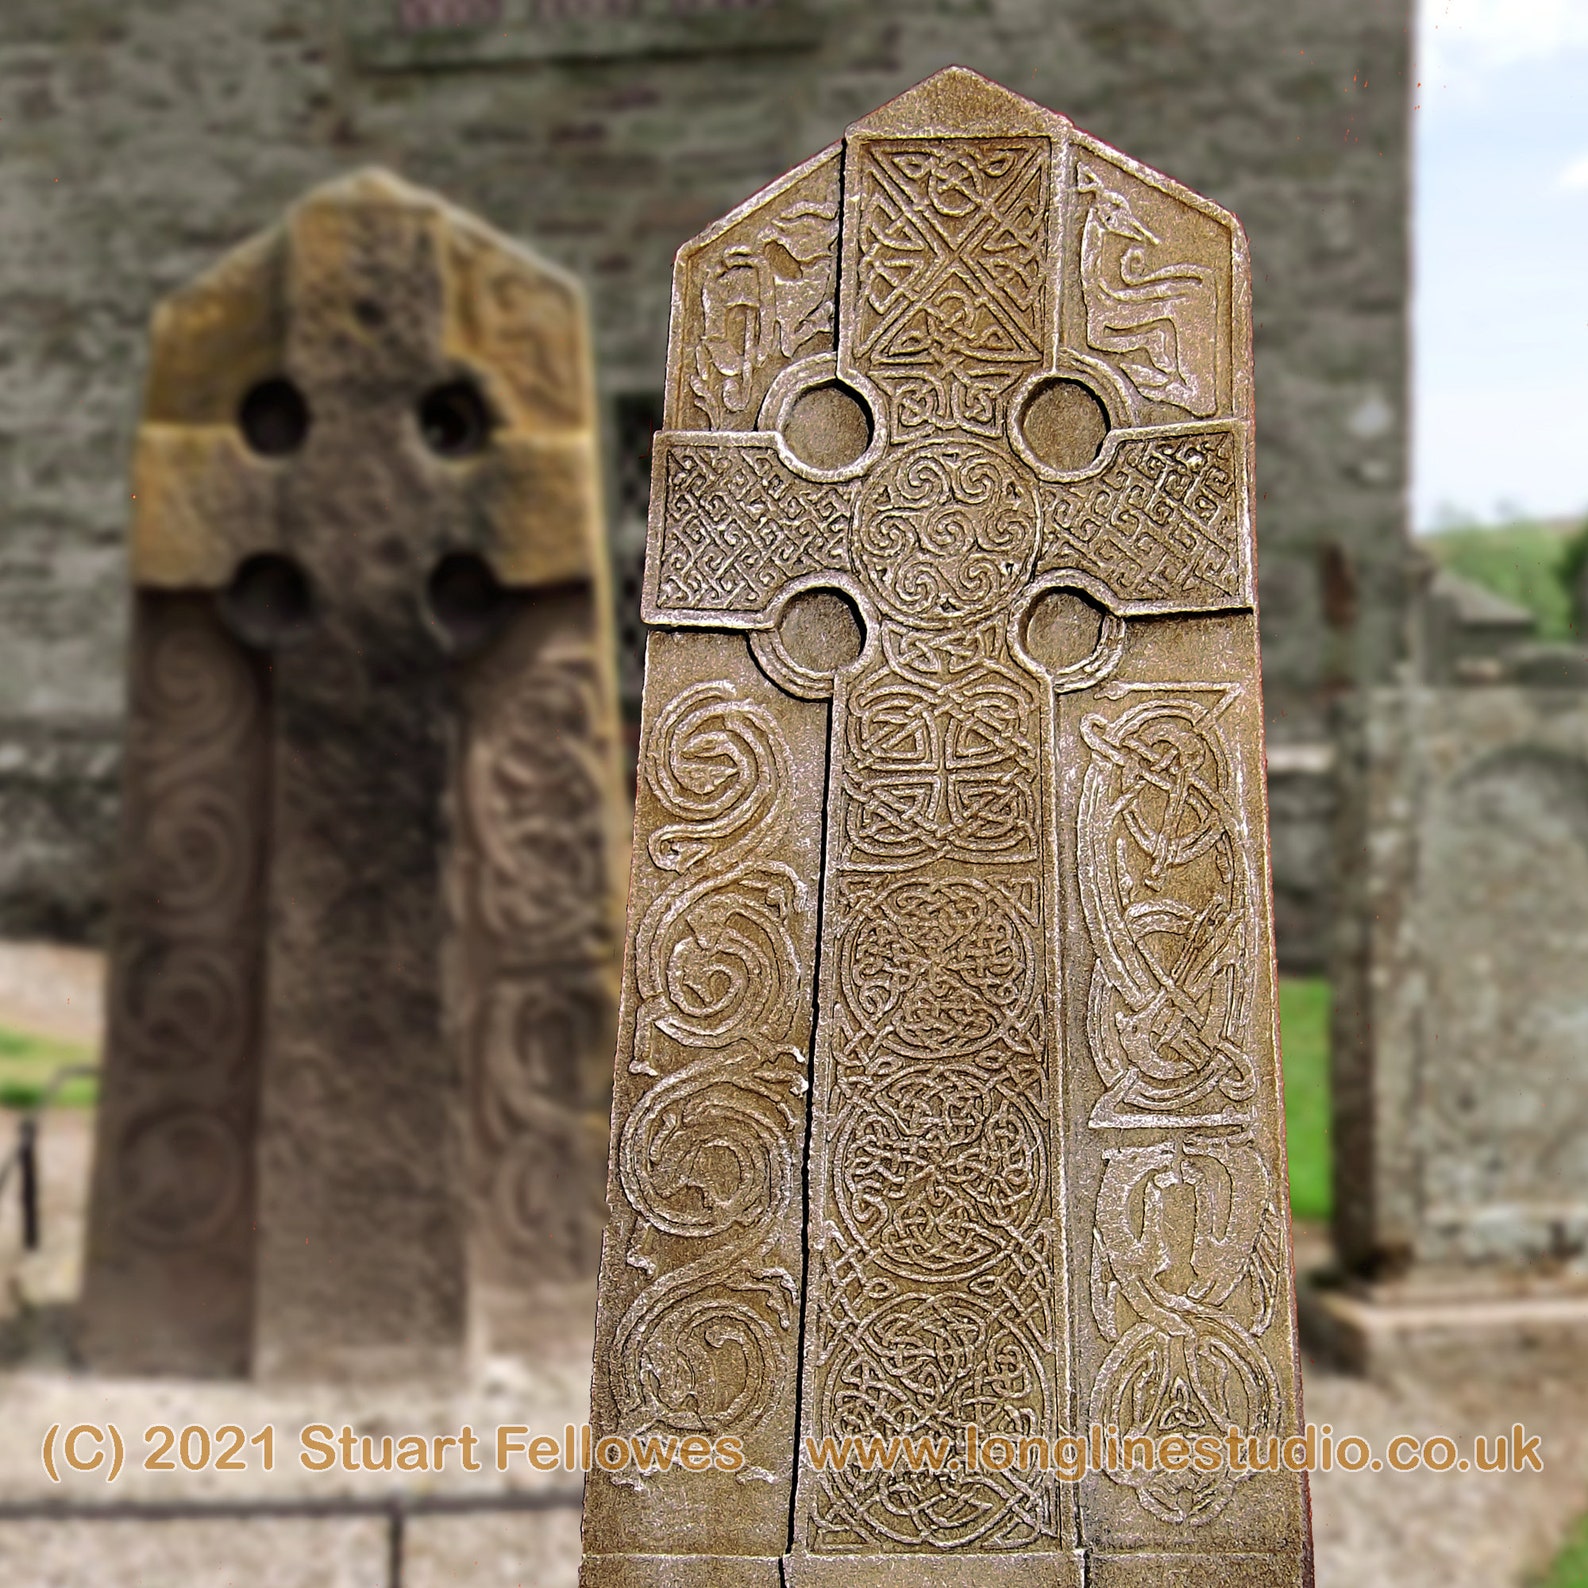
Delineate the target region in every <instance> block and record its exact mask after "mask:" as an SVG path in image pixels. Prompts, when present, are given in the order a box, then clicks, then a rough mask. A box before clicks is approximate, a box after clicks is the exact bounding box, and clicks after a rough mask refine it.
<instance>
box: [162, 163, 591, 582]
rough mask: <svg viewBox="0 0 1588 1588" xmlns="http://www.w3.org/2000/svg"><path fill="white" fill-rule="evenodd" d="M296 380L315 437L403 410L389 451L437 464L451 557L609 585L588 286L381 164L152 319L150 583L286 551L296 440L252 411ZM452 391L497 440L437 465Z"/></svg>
mask: <svg viewBox="0 0 1588 1588" xmlns="http://www.w3.org/2000/svg"><path fill="white" fill-rule="evenodd" d="M283 382H285V383H288V384H289V385H290V387H291V389H292V390H294V391H295V392H296V393H298V394H299V397H300V399H301V401H302V403H303V405H304V406H305V408H306V410H307V421H308V423H307V432H306V434H305V435H304V436H303V437H302V441H301V444H302V445H304V446H317V447H320V446H337V445H339V444H345V442H346V440H347V437H346V436H345V435H344V436H342V437H340V438H339V436H338V428H339V427H338V423H337V422H338V420H339V419H340V418H343V417H346V416H347V415H349V414H353V413H357V414H358V415H359V416H360V417H361V418H363V419H367V418H368V417H369V415H370V412H371V410H372V409H374V408H377V407H384V408H388V409H390V410H391V412H390V415H389V417H390V418H391V420H392V421H394V422H393V423H391V424H390V425H388V426H385V427H381V430H380V436H381V439H382V440H383V441H384V442H386V443H388V444H390V445H391V446H394V447H396V448H398V449H400V450H401V451H402V452H403V453H405V454H408V455H409V456H407V457H406V458H405V459H404V460H403V461H404V462H405V463H408V464H416V463H419V462H420V461H421V460H423V465H424V467H425V472H426V475H427V480H426V483H427V486H428V488H429V489H430V490H432V491H434V493H435V495H436V501H435V504H434V506H435V510H436V511H435V521H436V526H437V530H438V532H441V531H442V530H443V526H445V529H446V532H445V533H442V534H441V542H440V543H438V550H467V551H474V552H477V553H479V554H480V555H482V556H484V557H485V558H486V559H487V560H488V561H489V562H490V564H491V566H492V568H493V570H494V572H495V574H496V576H497V578H498V579H500V580H501V582H502V583H503V584H505V585H518V586H533V585H545V584H559V583H563V582H567V581H572V580H577V579H585V578H590V577H592V576H597V575H598V574H599V564H600V563H601V561H602V559H601V557H600V555H599V551H598V548H599V545H600V535H601V510H600V494H599V493H600V486H599V469H598V467H597V453H596V446H597V434H596V418H595V406H594V391H593V387H594V382H593V379H592V374H591V363H590V349H589V337H588V332H587V322H586V315H585V306H584V301H583V293H582V292H581V290H580V287H579V285H578V283H577V282H576V281H575V280H574V279H573V278H572V277H571V276H569V275H568V274H567V273H566V272H564V271H562V270H559V269H557V268H556V267H555V266H553V265H550V264H548V263H547V262H546V261H545V260H543V259H541V258H539V257H538V256H536V255H535V254H533V253H532V252H530V251H529V250H528V249H526V248H524V247H523V246H521V245H520V244H517V243H515V242H513V241H511V240H509V239H508V238H506V237H503V236H502V235H500V234H499V233H497V232H495V231H494V230H492V229H491V228H490V227H488V226H486V225H484V224H483V223H482V222H480V221H479V220H477V219H475V218H474V217H472V216H470V215H467V214H465V213H463V212H462V211H460V210H458V209H456V208H454V207H453V206H451V205H449V204H447V203H446V202H445V201H444V200H443V199H441V198H440V197H439V196H437V195H436V194H433V193H430V192H427V191H425V190H424V189H422V188H418V187H414V186H412V185H410V184H409V183H407V182H404V181H402V180H400V179H399V178H397V177H395V176H393V175H391V174H390V173H389V172H385V171H380V170H366V171H360V172H356V173H354V174H353V175H350V176H347V177H343V178H340V179H338V180H336V181H334V182H330V183H327V184H325V185H324V186H322V187H318V188H315V189H314V190H313V191H312V192H310V193H309V194H308V195H306V196H305V197H304V198H303V199H302V200H301V201H300V202H298V203H297V204H295V205H294V206H293V207H292V209H291V210H290V211H289V212H288V213H287V215H286V217H285V218H284V219H283V220H282V221H281V222H280V223H279V224H278V225H277V226H275V227H273V228H271V229H270V230H269V231H267V232H264V233H262V234H261V235H259V236H257V237H254V238H251V239H250V240H249V241H247V242H245V243H243V244H242V245H240V246H239V247H238V248H236V249H235V250H234V251H233V252H232V253H230V254H228V255H227V256H226V257H225V258H224V259H222V260H221V261H220V262H219V263H218V264H217V265H216V266H215V267H214V268H213V269H212V270H210V271H208V272H207V273H206V274H205V275H203V276H201V277H200V278H199V279H198V280H196V281H195V282H193V283H192V284H191V285H189V286H187V287H184V288H183V289H181V290H180V291H178V292H176V293H174V294H173V295H172V296H171V297H170V298H168V299H167V300H166V301H165V302H164V303H162V304H161V305H160V306H159V308H158V309H157V310H156V311H155V315H154V322H153V328H152V347H151V354H150V368H149V375H148V383H147V387H146V390H145V397H144V411H143V418H142V423H141V426H140V428H139V432H138V439H137V449H136V454H135V462H134V485H133V492H134V497H135V507H134V514H133V520H132V526H131V541H132V573H133V578H134V580H135V581H136V582H137V583H139V584H141V585H145V586H150V587H155V588H164V589H179V588H194V587H197V588H215V587H219V586H222V585H224V584H225V583H226V582H227V581H228V580H229V579H230V577H231V575H232V573H233V572H234V570H235V569H236V567H237V565H238V564H239V562H241V561H242V560H243V559H244V558H246V557H248V556H250V555H255V554H258V553H260V552H266V551H273V550H281V549H283V546H284V541H285V539H286V538H287V537H288V535H289V530H288V528H287V526H286V524H285V522H284V509H283V503H282V492H281V489H280V486H281V478H282V475H283V472H284V470H286V469H288V468H290V467H291V462H292V457H291V453H292V451H295V450H296V449H295V448H293V449H289V450H287V451H285V452H283V451H266V452H263V453H262V452H261V451H260V450H259V449H258V447H257V446H255V445H251V444H250V441H249V439H248V436H247V434H246V433H245V429H246V427H245V424H244V421H243V417H242V416H243V413H244V409H245V406H246V405H247V404H248V403H249V401H250V397H251V395H254V396H255V397H256V398H257V396H258V394H260V393H261V392H263V393H264V395H265V397H266V399H268V398H269V397H270V396H271V394H272V393H279V391H280V390H281V383H283ZM459 382H461V383H464V384H466V385H471V386H472V387H473V388H475V389H476V390H477V391H478V393H479V395H480V397H481V398H482V399H483V407H484V410H485V417H486V421H487V424H488V427H489V433H490V442H491V444H490V445H489V446H488V447H482V448H480V449H479V450H478V451H475V452H473V453H472V454H469V455H467V456H465V455H456V456H448V455H446V453H445V449H443V455H441V456H436V455H435V448H434V447H433V446H431V447H427V445H426V441H425V438H424V433H423V425H422V421H421V419H420V418H419V417H418V416H419V407H420V405H421V404H422V403H423V401H424V399H425V397H426V394H427V393H434V392H436V391H438V390H445V389H446V388H448V386H449V385H450V384H452V383H459ZM360 432H361V434H360V440H361V442H362V443H364V444H366V445H367V443H368V441H369V440H370V439H371V432H370V431H369V430H368V428H367V426H361V427H360ZM349 467H350V468H357V467H358V460H357V459H356V458H351V457H350V458H349ZM599 582H601V583H603V584H604V583H605V580H604V577H602V578H600V580H599Z"/></svg>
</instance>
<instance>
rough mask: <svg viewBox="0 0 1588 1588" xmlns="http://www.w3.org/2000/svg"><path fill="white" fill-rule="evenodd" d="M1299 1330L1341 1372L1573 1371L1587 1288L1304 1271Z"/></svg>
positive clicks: (1582, 1341) (1572, 1374) (1583, 1356)
mask: <svg viewBox="0 0 1588 1588" xmlns="http://www.w3.org/2000/svg"><path fill="white" fill-rule="evenodd" d="M1297 1310H1298V1313H1299V1315H1300V1323H1301V1339H1302V1345H1303V1347H1304V1348H1305V1349H1307V1350H1309V1351H1313V1352H1315V1353H1317V1354H1318V1355H1319V1356H1321V1357H1323V1358H1325V1359H1326V1360H1328V1361H1330V1362H1333V1363H1335V1364H1337V1365H1338V1366H1340V1367H1342V1368H1344V1369H1346V1370H1347V1371H1348V1372H1352V1373H1357V1374H1360V1375H1362V1376H1363V1377H1365V1378H1371V1379H1376V1380H1378V1381H1380V1382H1388V1381H1390V1380H1393V1379H1397V1378H1402V1377H1413V1378H1425V1379H1426V1378H1434V1379H1448V1380H1451V1381H1456V1380H1463V1379H1467V1378H1471V1377H1475V1376H1476V1377H1482V1378H1485V1379H1488V1380H1490V1381H1495V1380H1499V1381H1504V1380H1507V1379H1514V1380H1537V1379H1540V1378H1549V1377H1562V1378H1573V1379H1574V1378H1577V1377H1579V1376H1580V1375H1581V1373H1582V1364H1583V1362H1584V1361H1588V1294H1585V1293H1584V1292H1583V1291H1581V1290H1574V1291H1570V1292H1561V1293H1558V1294H1550V1293H1549V1292H1547V1291H1541V1290H1539V1289H1536V1288H1535V1289H1531V1290H1529V1291H1527V1292H1526V1293H1515V1294H1504V1293H1495V1292H1489V1293H1482V1292H1476V1291H1468V1292H1466V1293H1465V1294H1432V1295H1430V1294H1427V1293H1421V1294H1420V1293H1418V1292H1416V1291H1415V1290H1406V1291H1399V1290H1398V1289H1396V1288H1392V1287H1389V1286H1380V1287H1374V1286H1367V1285H1363V1286H1338V1285H1333V1286H1332V1285H1329V1284H1327V1283H1324V1282H1320V1278H1319V1276H1317V1275H1313V1276H1304V1277H1303V1279H1302V1282H1301V1284H1300V1286H1299V1287H1298V1292H1297Z"/></svg>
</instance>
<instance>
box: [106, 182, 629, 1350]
mask: <svg viewBox="0 0 1588 1588" xmlns="http://www.w3.org/2000/svg"><path fill="white" fill-rule="evenodd" d="M594 436H595V428H594V399H593V392H592V382H591V378H590V368H589V355H588V350H587V346H586V331H585V320H584V309H583V304H582V300H581V296H580V293H579V291H578V289H577V287H576V285H575V284H574V283H573V282H572V281H571V280H570V279H569V278H567V277H566V276H564V275H563V274H562V273H560V272H558V271H556V270H554V269H552V268H551V267H550V266H548V265H545V264H543V263H542V262H541V261H539V260H538V259H535V258H534V257H533V256H531V255H529V254H527V253H525V252H523V251H522V250H521V249H519V248H517V247H516V246H514V245H512V244H510V243H509V242H508V241H507V240H506V239H504V238H502V237H499V236H498V235H496V234H495V233H494V232H491V231H490V230H489V229H488V228H486V227H484V226H482V225H481V224H480V223H479V222H477V221H475V220H473V219H472V218H470V217H468V216H465V215H463V214H461V213H459V212H457V211H455V210H453V209H451V208H449V207H448V206H446V205H445V204H443V203H442V202H441V201H440V200H439V199H437V198H435V197H434V196H433V195H430V194H427V193H424V192H421V191H419V190H417V189H414V188H411V187H408V186H406V185H405V184H403V183H400V182H398V181H397V180H395V179H394V178H391V177H388V176H385V175H383V174H381V173H365V174H362V175H359V176H355V177H352V178H349V179H346V180H344V181H342V182H338V183H335V184H332V185H330V186H327V187H324V188H321V189H318V190H316V191H315V192H313V193H311V194H310V195H309V196H308V197H307V198H306V199H305V200H304V201H303V202H301V203H300V204H298V205H296V206H295V207H294V208H293V209H292V210H291V211H290V212H289V214H288V216H287V218H286V220H285V222H284V223H283V225H281V226H280V227H278V228H276V229H275V230H273V231H271V232H269V233H267V234H265V235H263V236H261V237H259V238H258V239H256V240H254V241H252V242H250V243H248V244H245V245H244V246H243V247H242V248H240V249H238V250H237V251H236V252H235V253H233V254H232V255H230V256H229V257H228V258H227V259H225V260H224V261H223V262H222V263H221V264H220V265H219V266H218V267H217V268H216V269H214V270H213V271H211V272H210V273H208V274H207V275H205V276H204V277H202V278H201V279H199V280H198V281H197V282H195V283H194V284H193V285H191V286H190V287H188V288H186V289H184V290H183V291H181V292H179V293H177V294H176V295H175V296H174V297H173V298H172V299H170V300H169V301H168V302H167V303H166V304H165V305H164V306H163V307H162V308H161V309H160V311H159V313H158V314H157V316H156V319H155V325H154V339H153V347H152V361H151V371H150V376H149V386H148V392H147V398H146V406H145V413H144V419H143V424H142V428H141V430H140V434H139V440H138V451H137V460H136V466H135V474H134V486H133V489H134V493H135V497H136V500H135V504H134V506H135V513H134V522H133V529H132V575H133V580H134V584H135V596H134V632H133V642H132V690H131V712H130V724H129V729H128V752H127V761H126V772H125V816H124V825H123V832H122V844H121V862H120V876H119V884H118V905H117V917H116V921H117V924H116V928H115V936H114V942H113V948H112V954H111V977H112V993H111V1000H110V1018H109V1040H108V1048H107V1053H106V1061H105V1075H104V1086H103V1102H102V1105H101V1110H100V1117H99V1137H98V1144H97V1162H96V1170H95V1181H94V1193H93V1212H92V1220H91V1234H90V1249H89V1257H88V1268H87V1275H86V1297H85V1319H86V1345H87V1348H88V1351H89V1353H90V1356H91V1357H92V1359H93V1360H94V1361H95V1362H96V1363H98V1364H101V1365H103V1366H105V1367H107V1368H112V1369H116V1370H122V1371H125V1370H155V1371H171V1372H184V1373H193V1372H198V1373H236V1372H246V1371H250V1370H252V1371H254V1372H256V1373H259V1374H262V1375H272V1374H315V1375H324V1374H327V1373H332V1374H349V1375H355V1376H373V1375H379V1374H396V1373H406V1372H410V1371H419V1370H427V1369H433V1368H442V1369H445V1368H446V1367H447V1366H449V1365H450V1364H452V1363H454V1362H455V1361H456V1360H457V1359H458V1358H459V1356H460V1353H461V1352H462V1350H463V1348H464V1344H465V1339H466V1331H467V1329H468V1326H469V1324H470V1321H471V1317H480V1318H481V1321H482V1322H483V1324H484V1326H485V1333H486V1334H487V1336H488V1337H494V1338H495V1339H496V1340H497V1341H498V1342H499V1343H501V1342H503V1340H504V1337H511V1336H513V1335H516V1336H518V1340H517V1341H516V1343H517V1344H525V1343H534V1342H535V1341H536V1340H537V1339H544V1337H545V1336H546V1334H547V1333H548V1332H551V1331H554V1330H556V1329H558V1328H563V1329H566V1328H568V1327H569V1326H571V1327H572V1328H573V1330H574V1337H575V1338H577V1335H578V1333H579V1332H582V1328H588V1321H587V1320H588V1316H589V1313H588V1310H587V1309H588V1307H589V1305H590V1286H591V1276H592V1274H593V1270H594V1266H595V1252H596V1245H597V1239H596V1231H597V1228H598V1224H599V1212H598V1209H599V1206H600V1195H599V1164H600V1159H601V1150H600V1147H599V1145H597V1143H599V1142H600V1141H603V1140H604V1138H605V1124H606V1072H607V1064H608V1058H609V1053H610V1044H611V1040H612V1030H613V1025H614V1021H615V1005H616V980H617V963H616V962H617V952H616V950H617V938H618V922H619V920H620V919H621V893H620V892H619V891H618V890H619V889H620V887H621V878H620V876H619V875H618V866H617V864H616V862H615V855H616V854H617V853H618V852H619V849H620V842H621V839H620V836H619V833H618V831H617V828H618V824H619V823H620V822H621V819H622V817H621V814H620V811H621V806H620V799H619V796H618V793H617V790H616V776H617V774H616V762H615V759H614V756H615V749H614V734H615V709H616V708H615V695H614V685H613V679H612V676H611V666H612V664H611V650H612V647H611V643H610V635H609V630H608V624H609V617H608V597H607V589H606V580H607V575H606V568H605V554H604V541H603V537H602V532H601V518H600V508H599V500H598V492H597V484H596V482H597V467H596V452H595V440H594ZM587 1164H588V1165H589V1168H588V1169H587V1168H586V1167H585V1166H586V1165H587ZM559 1309H560V1310H562V1311H564V1312H567V1311H569V1310H570V1309H572V1311H573V1316H572V1317H571V1318H569V1319H567V1320H562V1321H557V1322H554V1321H553V1319H552V1316H551V1315H552V1314H554V1313H556V1312H557V1311H558V1310H559ZM581 1317H582V1318H583V1319H584V1320H585V1321H584V1322H583V1323H582V1326H581V1323H580V1318H581Z"/></svg>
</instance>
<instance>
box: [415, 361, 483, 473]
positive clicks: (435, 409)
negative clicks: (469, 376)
mask: <svg viewBox="0 0 1588 1588" xmlns="http://www.w3.org/2000/svg"><path fill="white" fill-rule="evenodd" d="M419 434H420V435H421V436H423V437H424V442H425V445H426V446H427V447H429V448H430V450H431V451H432V452H434V453H435V454H436V456H437V457H441V458H467V457H470V456H472V455H473V454H474V453H476V452H479V451H481V450H482V449H483V448H484V446H485V443H486V442H487V441H488V440H489V439H490V436H491V411H490V409H489V408H487V407H486V405H485V399H484V397H482V396H481V395H480V391H479V388H478V387H477V386H476V385H475V384H474V382H473V381H469V380H454V381H448V382H447V384H446V385H444V386H436V387H434V388H433V389H432V390H430V391H427V392H426V393H425V394H424V396H423V397H421V398H420V399H419Z"/></svg>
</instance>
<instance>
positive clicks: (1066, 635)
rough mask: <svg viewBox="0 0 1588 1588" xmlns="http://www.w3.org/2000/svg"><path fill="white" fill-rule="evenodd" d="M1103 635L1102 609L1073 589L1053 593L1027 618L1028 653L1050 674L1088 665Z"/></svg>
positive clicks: (1053, 591)
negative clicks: (1084, 664)
mask: <svg viewBox="0 0 1588 1588" xmlns="http://www.w3.org/2000/svg"><path fill="white" fill-rule="evenodd" d="M1102 632H1103V612H1102V608H1100V607H1099V606H1097V605H1096V604H1095V603H1094V602H1091V601H1088V600H1087V598H1086V597H1085V596H1083V595H1078V594H1077V593H1076V592H1075V591H1073V590H1049V591H1047V592H1046V593H1045V594H1043V595H1041V596H1038V597H1037V600H1036V602H1035V603H1034V605H1033V606H1032V608H1031V611H1030V613H1029V614H1028V615H1027V617H1026V632H1025V643H1026V650H1027V651H1029V652H1030V654H1031V655H1032V657H1034V658H1035V659H1036V660H1037V661H1038V662H1040V663H1042V665H1043V666H1044V667H1046V668H1047V669H1048V670H1049V671H1050V672H1054V673H1060V672H1064V671H1065V670H1066V669H1067V668H1071V667H1074V666H1076V665H1078V664H1079V663H1081V662H1084V661H1085V660H1086V659H1087V657H1089V656H1090V655H1091V654H1092V652H1093V651H1095V650H1096V649H1097V646H1098V641H1099V640H1100V639H1101V637H1102Z"/></svg>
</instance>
